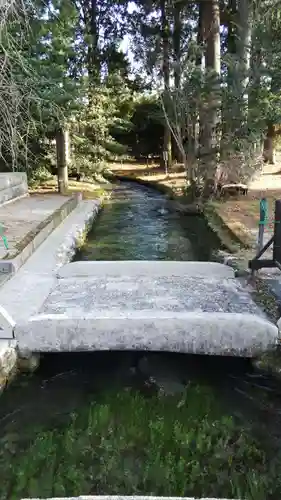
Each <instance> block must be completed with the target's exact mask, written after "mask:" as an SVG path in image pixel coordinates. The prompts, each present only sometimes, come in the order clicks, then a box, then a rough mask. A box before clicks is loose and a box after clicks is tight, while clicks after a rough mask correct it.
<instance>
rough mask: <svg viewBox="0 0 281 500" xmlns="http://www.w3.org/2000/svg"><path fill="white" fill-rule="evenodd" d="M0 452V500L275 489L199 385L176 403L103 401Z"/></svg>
mask: <svg viewBox="0 0 281 500" xmlns="http://www.w3.org/2000/svg"><path fill="white" fill-rule="evenodd" d="M0 446H1V454H0V456H1V462H0V483H1V493H0V498H1V500H4V499H5V500H16V499H17V500H18V499H20V498H22V497H27V496H30V497H39V496H40V498H44V497H48V496H49V497H50V496H75V495H78V494H84V495H87V494H115V495H117V494H127V495H130V494H144V493H147V494H154V495H163V496H169V495H170V496H175V495H178V496H195V497H196V496H197V497H201V496H203V497H205V496H210V497H212V496H218V497H224V498H242V499H244V500H248V499H255V500H265V499H266V500H268V499H269V498H271V497H270V491H271V487H272V484H273V487H274V488H275V489H276V488H278V484H277V483H276V482H275V481H274V478H275V477H276V476H277V472H275V471H271V472H270V473H269V471H268V467H267V464H266V456H265V453H264V451H263V450H261V449H260V448H259V446H258V445H257V443H255V441H254V440H253V438H252V437H250V436H249V435H248V434H247V433H246V431H241V429H240V428H238V427H237V425H236V423H235V422H234V421H233V420H232V418H230V417H228V416H221V409H220V408H219V407H218V402H217V400H215V399H214V397H212V395H211V394H210V389H207V388H206V389H205V388H204V387H202V386H201V387H200V388H199V387H189V388H188V390H187V392H186V394H185V396H184V397H182V399H180V397H175V396H172V397H168V396H162V397H156V396H153V397H150V398H145V397H144V396H142V395H140V394H138V393H135V392H132V391H129V390H128V391H123V392H120V393H118V394H107V395H104V396H103V397H102V398H101V399H100V401H97V402H93V403H92V404H91V405H90V407H89V406H88V407H85V408H84V409H82V410H81V411H79V413H78V414H71V415H70V417H69V423H68V425H67V426H64V427H58V428H53V429H52V430H45V431H43V430H42V429H41V430H38V431H37V432H36V431H34V438H33V439H32V440H31V441H30V443H29V445H28V447H27V448H26V449H25V450H24V451H23V450H22V451H21V452H20V451H19V450H16V449H15V447H13V446H12V445H11V444H10V443H9V442H8V441H6V442H3V440H2V442H0ZM272 498H273V497H272ZM274 498H275V497H274Z"/></svg>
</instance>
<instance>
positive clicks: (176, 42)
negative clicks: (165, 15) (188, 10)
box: [172, 0, 184, 162]
mask: <svg viewBox="0 0 281 500" xmlns="http://www.w3.org/2000/svg"><path fill="white" fill-rule="evenodd" d="M181 10H182V3H181V2H180V1H179V0H174V6H173V17H174V30H173V48H174V84H175V91H176V92H177V91H179V89H180V80H181V66H180V63H181V48H180V41H181ZM172 145H173V148H172V149H173V156H174V157H175V158H176V160H177V161H179V162H180V161H184V159H183V158H182V154H181V151H180V150H179V147H178V145H177V143H176V141H175V140H172Z"/></svg>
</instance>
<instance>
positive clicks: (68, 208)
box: [0, 195, 81, 275]
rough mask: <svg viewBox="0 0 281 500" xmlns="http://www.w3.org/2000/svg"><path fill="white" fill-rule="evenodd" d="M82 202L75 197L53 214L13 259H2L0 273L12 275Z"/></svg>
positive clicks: (78, 196) (79, 198)
mask: <svg viewBox="0 0 281 500" xmlns="http://www.w3.org/2000/svg"><path fill="white" fill-rule="evenodd" d="M80 200H81V196H80V195H75V196H73V197H71V198H70V199H69V200H67V201H66V202H65V203H64V204H63V205H62V206H61V207H60V208H58V209H57V210H56V211H55V212H53V213H52V214H51V215H50V216H49V217H48V218H47V219H45V220H44V221H43V222H41V224H39V225H38V226H37V228H36V230H35V231H36V234H35V235H34V231H32V234H30V233H29V234H27V236H26V239H27V240H30V241H29V242H28V243H27V244H26V246H25V247H24V248H23V249H22V250H21V251H20V252H19V253H18V254H17V255H16V256H15V257H13V258H11V259H0V272H2V273H5V274H8V275H11V274H14V273H15V272H17V270H18V269H19V268H20V267H21V266H22V265H23V264H24V263H25V262H26V261H27V259H28V258H29V257H30V256H31V255H32V254H33V253H34V252H35V250H37V248H38V247H39V246H40V245H41V243H43V241H45V240H46V238H47V237H48V236H49V235H50V234H51V233H52V232H53V231H54V229H56V228H57V227H58V226H59V224H61V222H62V221H63V220H64V219H65V218H66V217H67V216H68V215H69V214H70V213H71V212H72V211H73V210H74V209H75V208H76V207H77V205H78V203H79V202H80Z"/></svg>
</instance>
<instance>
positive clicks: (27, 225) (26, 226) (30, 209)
mask: <svg viewBox="0 0 281 500" xmlns="http://www.w3.org/2000/svg"><path fill="white" fill-rule="evenodd" d="M0 195H1V192H0ZM68 199H70V197H69V198H67V197H65V196H60V195H56V194H54V195H46V194H45V195H34V196H29V197H27V198H22V199H20V200H16V201H14V202H13V203H9V204H8V205H4V206H2V207H0V224H3V225H4V227H5V229H6V236H7V240H8V244H9V250H8V251H7V250H6V248H5V247H4V244H3V242H2V240H1V241H0V259H3V257H5V256H6V255H7V254H8V255H13V254H15V253H16V252H17V251H18V250H17V245H18V244H19V243H20V242H21V241H22V240H24V238H25V237H26V236H27V234H28V233H29V232H30V231H35V230H36V229H37V227H38V225H39V224H40V223H42V222H43V221H44V220H45V219H47V218H48V217H49V216H50V215H52V214H53V213H54V212H55V211H56V210H57V209H58V208H60V207H61V206H62V205H63V204H64V203H65V202H66V201H67V200H68Z"/></svg>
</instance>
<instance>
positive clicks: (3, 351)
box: [0, 340, 17, 392]
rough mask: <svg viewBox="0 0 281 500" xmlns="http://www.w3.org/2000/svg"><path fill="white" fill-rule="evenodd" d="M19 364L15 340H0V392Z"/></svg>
mask: <svg viewBox="0 0 281 500" xmlns="http://www.w3.org/2000/svg"><path fill="white" fill-rule="evenodd" d="M16 365H17V352H16V342H15V340H0V392H1V390H2V389H3V388H4V387H5V385H6V383H7V381H8V379H9V377H10V375H11V373H12V372H13V371H14V370H15V368H16Z"/></svg>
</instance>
